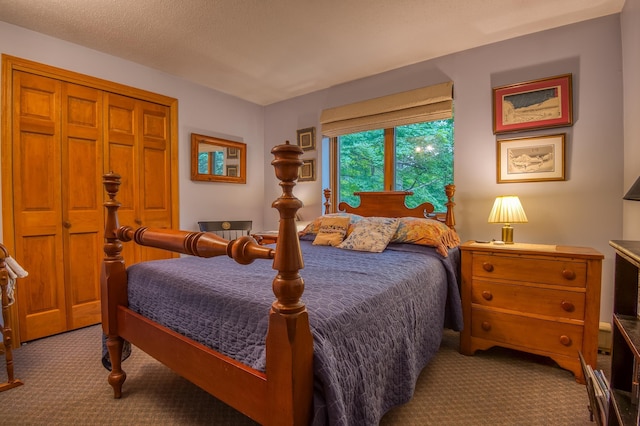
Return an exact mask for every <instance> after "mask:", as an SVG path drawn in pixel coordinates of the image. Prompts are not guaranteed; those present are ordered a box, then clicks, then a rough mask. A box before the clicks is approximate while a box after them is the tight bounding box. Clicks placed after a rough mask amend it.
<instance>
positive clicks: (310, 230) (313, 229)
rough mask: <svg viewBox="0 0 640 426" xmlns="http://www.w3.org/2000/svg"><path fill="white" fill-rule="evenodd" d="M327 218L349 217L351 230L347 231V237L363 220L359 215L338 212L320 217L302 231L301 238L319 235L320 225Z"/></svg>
mask: <svg viewBox="0 0 640 426" xmlns="http://www.w3.org/2000/svg"><path fill="white" fill-rule="evenodd" d="M325 217H348V218H350V222H351V224H350V226H349V229H348V230H347V235H348V234H349V233H350V232H351V230H352V228H353V226H354V225H355V224H356V223H358V221H360V219H362V216H360V215H357V214H352V213H344V212H338V213H329V214H326V215H324V216H319V217H317V218H315V219H314V220H313V221H312V222H311V223H309V224H308V225H307V226H306V227H305V228H304V229H303V230H302V231H300V233H299V235H300V236H304V235H309V234H313V235H315V234H317V233H318V231H319V230H320V223H321V222H322V219H324V218H325Z"/></svg>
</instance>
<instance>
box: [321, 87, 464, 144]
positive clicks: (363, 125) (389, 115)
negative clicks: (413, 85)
mask: <svg viewBox="0 0 640 426" xmlns="http://www.w3.org/2000/svg"><path fill="white" fill-rule="evenodd" d="M452 110H453V82H451V81H449V82H446V83H441V84H436V85H434V86H428V87H422V88H420V89H415V90H410V91H407V92H402V93H396V94H393V95H388V96H382V97H380V98H375V99H369V100H366V101H362V102H356V103H353V104H349V105H343V106H339V107H335V108H329V109H325V110H323V111H322V114H321V115H320V124H321V125H322V134H323V135H324V136H330V137H332V136H339V135H345V134H348V133H356V132H363V131H366V130H373V129H381V128H388V127H396V126H402V125H406V124H414V123H421V122H425V121H434V120H443V119H447V118H451V117H452V114H453V112H452Z"/></svg>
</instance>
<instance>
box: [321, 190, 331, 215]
mask: <svg viewBox="0 0 640 426" xmlns="http://www.w3.org/2000/svg"><path fill="white" fill-rule="evenodd" d="M323 192H324V214H329V213H331V190H330V189H329V188H325V189H324V191H323Z"/></svg>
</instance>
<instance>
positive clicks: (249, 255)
mask: <svg viewBox="0 0 640 426" xmlns="http://www.w3.org/2000/svg"><path fill="white" fill-rule="evenodd" d="M271 153H272V154H273V155H274V157H275V158H274V160H273V161H272V163H271V164H272V165H273V166H274V168H275V173H276V176H277V178H278V179H279V180H280V186H281V187H282V195H281V196H280V197H279V198H278V199H277V200H276V201H274V202H273V204H272V206H273V207H274V208H276V209H277V210H278V212H279V213H280V225H279V234H278V241H277V244H276V247H275V249H274V248H270V247H267V246H261V245H259V244H258V243H257V242H256V241H255V240H254V239H253V238H252V237H250V236H245V237H241V238H239V239H236V240H234V241H227V240H225V239H223V238H221V237H218V236H216V235H214V234H210V233H203V232H190V231H177V230H166V229H164V230H163V229H150V228H144V227H143V228H139V229H137V230H135V231H134V230H133V229H132V228H130V227H128V226H122V227H120V226H119V224H118V218H117V209H118V207H119V205H120V204H119V203H118V201H116V199H115V197H116V194H117V191H118V186H119V184H120V176H118V175H117V174H114V173H109V174H107V175H105V176H104V185H105V189H106V191H107V193H108V196H109V199H108V200H107V201H106V202H105V207H106V209H107V220H106V226H105V248H104V250H105V254H106V256H105V259H104V262H103V267H102V284H101V285H102V327H103V331H104V333H105V334H106V335H107V349H108V351H109V356H110V358H111V361H112V371H111V373H110V374H109V377H108V382H109V384H110V385H111V386H112V387H113V390H114V397H115V398H120V397H121V395H122V385H123V383H124V381H125V378H126V374H125V372H124V371H123V370H122V365H121V361H120V360H121V356H122V349H123V341H124V340H127V341H129V342H130V343H132V344H133V345H135V346H137V347H138V348H140V349H141V350H143V351H144V352H146V353H147V354H149V355H151V356H152V357H154V358H156V359H157V360H159V361H160V362H162V363H163V364H165V365H167V366H168V367H170V368H171V369H173V370H174V371H175V372H177V373H178V374H180V375H181V376H183V377H185V378H186V379H188V380H190V381H191V382H193V383H194V384H196V385H198V386H199V387H201V388H202V389H204V390H205V391H207V392H209V393H210V394H211V395H213V396H215V397H216V398H218V399H220V400H221V401H223V402H225V403H226V404H228V405H230V406H232V407H234V408H235V409H237V410H238V411H240V412H242V413H244V414H245V415H247V416H248V417H250V418H252V419H253V420H255V421H256V422H258V423H260V424H264V425H307V424H309V422H310V419H311V414H312V409H313V337H312V335H311V330H310V327H309V319H308V314H307V309H306V307H305V304H304V303H303V302H302V300H301V297H302V294H303V291H304V281H303V279H302V278H301V276H300V274H299V270H300V269H302V268H303V267H304V263H303V259H302V253H301V251H300V242H299V239H298V234H297V230H296V222H295V217H296V212H297V211H298V209H299V208H301V207H302V202H301V201H300V200H298V199H297V198H296V197H295V196H294V195H293V192H292V190H293V187H294V186H295V181H296V180H297V178H298V169H299V167H300V166H301V165H302V160H301V159H300V156H301V155H302V153H303V151H302V149H301V148H300V147H298V146H297V145H290V144H289V143H288V142H287V143H286V144H283V145H278V146H276V147H274V148H273V149H272V150H271ZM402 194H403V196H402V199H401V200H400V197H399V194H395V195H389V194H388V193H375V194H374V195H371V196H365V197H363V198H362V200H363V203H366V205H367V206H369V207H368V208H369V209H371V210H368V211H369V212H374V211H375V212H376V215H382V213H383V212H385V211H386V210H387V209H388V203H389V202H390V201H388V199H392V200H393V202H394V203H396V202H399V201H401V203H400V204H398V205H399V206H402V207H397V206H396V207H394V211H396V212H398V213H400V212H401V213H402V214H398V216H416V215H417V216H418V217H423V216H422V212H423V211H424V209H429V206H431V204H428V203H425V204H423V205H421V206H419V207H417V208H416V209H417V210H416V209H407V208H406V207H404V195H406V193H402ZM362 195H363V194H361V197H362ZM451 196H453V194H451ZM449 201H450V207H451V213H450V214H449V213H448V214H447V215H446V216H447V217H450V218H451V219H453V211H452V207H453V203H452V202H451V197H449ZM430 209H431V210H430V211H431V212H432V211H433V206H431V207H430ZM354 212H357V213H359V214H362V212H361V211H358V209H354ZM417 212H419V213H420V214H419V215H418V214H417ZM363 215H365V214H363ZM369 215H371V214H369ZM450 226H452V225H450ZM131 240H133V241H135V242H136V243H138V244H142V245H145V246H151V247H156V248H161V249H166V250H171V251H174V252H178V253H184V254H190V255H194V256H201V257H213V256H219V255H227V256H229V257H231V258H233V259H234V260H236V261H237V262H238V263H241V264H248V263H250V262H252V261H254V260H256V259H272V260H273V269H275V270H277V272H276V275H275V278H274V279H273V284H272V285H273V292H274V294H275V298H276V300H275V301H274V302H273V304H272V306H271V309H270V312H269V326H268V332H267V338H266V369H265V372H264V373H263V372H260V371H258V370H254V369H252V368H250V367H247V366H246V365H243V364H241V363H239V362H237V361H235V360H233V359H231V358H229V357H227V356H225V355H223V354H221V353H219V352H216V351H214V350H212V349H209V348H207V347H205V346H204V345H201V344H199V343H196V342H194V341H192V340H190V339H188V338H186V337H184V336H182V335H180V334H177V333H175V332H173V331H171V330H169V329H167V328H165V327H163V326H160V325H158V324H156V323H154V322H153V321H151V320H149V319H146V318H144V317H142V316H141V315H139V314H137V313H135V312H133V311H131V310H129V309H128V307H127V306H128V301H127V273H126V269H125V264H124V260H123V258H122V256H121V251H122V243H121V242H126V241H131ZM265 284H266V283H265Z"/></svg>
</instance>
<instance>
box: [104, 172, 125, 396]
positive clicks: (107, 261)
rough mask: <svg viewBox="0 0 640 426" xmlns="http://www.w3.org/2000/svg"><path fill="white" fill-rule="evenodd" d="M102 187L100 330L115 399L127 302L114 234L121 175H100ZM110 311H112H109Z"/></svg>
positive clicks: (119, 247)
mask: <svg viewBox="0 0 640 426" xmlns="http://www.w3.org/2000/svg"><path fill="white" fill-rule="evenodd" d="M103 184H104V187H105V190H106V191H107V194H108V195H109V199H108V200H107V201H105V202H104V206H105V207H106V209H107V218H106V221H105V230H104V235H105V243H104V253H105V258H104V261H103V262H102V271H101V278H100V291H101V294H100V296H101V304H102V331H103V332H104V334H106V336H107V349H108V350H109V358H110V359H111V373H110V374H109V378H108V381H109V384H110V385H111V387H112V388H113V393H114V398H120V397H121V396H122V384H123V383H124V381H125V379H126V378H127V375H126V373H125V372H124V371H122V347H123V343H124V342H123V340H122V337H120V336H119V335H118V332H117V322H118V319H117V305H118V304H119V303H121V304H122V303H125V304H126V300H127V293H126V285H125V284H126V280H127V273H126V269H125V265H124V259H123V258H122V255H121V253H122V243H121V242H120V240H118V237H117V235H116V232H117V229H118V216H117V212H118V208H119V207H120V203H119V202H118V201H117V200H116V199H115V197H116V194H117V193H118V188H119V187H120V175H118V174H116V173H107V174H105V175H104V176H103ZM110 308H111V309H110Z"/></svg>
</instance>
